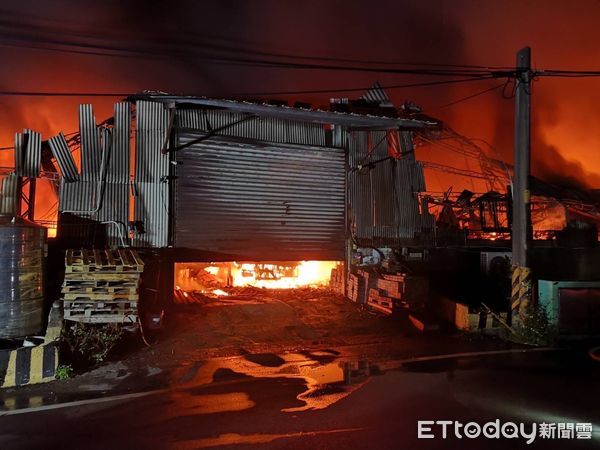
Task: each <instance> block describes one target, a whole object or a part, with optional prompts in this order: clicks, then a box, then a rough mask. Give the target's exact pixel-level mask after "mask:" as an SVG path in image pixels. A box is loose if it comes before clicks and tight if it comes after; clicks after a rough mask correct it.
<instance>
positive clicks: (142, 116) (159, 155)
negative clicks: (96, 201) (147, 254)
mask: <svg viewBox="0 0 600 450" xmlns="http://www.w3.org/2000/svg"><path fill="white" fill-rule="evenodd" d="M136 121H137V127H136V132H135V136H136V143H135V149H136V151H135V183H134V202H135V210H134V216H135V221H136V222H139V223H140V224H142V226H143V230H144V232H143V233H136V234H135V236H134V241H133V245H134V246H136V247H166V246H167V245H168V244H169V209H170V193H169V160H170V154H169V153H163V152H162V148H163V146H164V145H165V141H166V139H167V132H168V128H169V111H168V109H167V108H166V107H165V106H164V105H163V104H162V103H158V102H146V101H138V102H137V103H136Z"/></svg>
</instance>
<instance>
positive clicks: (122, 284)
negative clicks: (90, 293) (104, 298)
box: [63, 277, 140, 289]
mask: <svg viewBox="0 0 600 450" xmlns="http://www.w3.org/2000/svg"><path fill="white" fill-rule="evenodd" d="M139 285H140V279H139V277H135V278H132V279H131V280H126V281H120V280H106V279H104V277H96V279H94V280H80V279H72V278H69V279H66V280H65V282H64V283H63V286H65V287H73V288H77V287H86V288H134V289H137V288H138V287H139Z"/></svg>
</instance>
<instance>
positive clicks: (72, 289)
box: [62, 285, 138, 295]
mask: <svg viewBox="0 0 600 450" xmlns="http://www.w3.org/2000/svg"><path fill="white" fill-rule="evenodd" d="M137 292H138V288H137V286H136V287H127V286H125V287H123V286H100V287H97V286H82V285H75V286H63V287H62V293H63V294H106V295H113V294H119V295H137Z"/></svg>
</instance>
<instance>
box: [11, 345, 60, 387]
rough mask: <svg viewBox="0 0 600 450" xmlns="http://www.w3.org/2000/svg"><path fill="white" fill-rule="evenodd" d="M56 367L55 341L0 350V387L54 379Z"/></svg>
mask: <svg viewBox="0 0 600 450" xmlns="http://www.w3.org/2000/svg"><path fill="white" fill-rule="evenodd" d="M57 367H58V345H57V343H56V342H49V343H45V344H41V345H36V346H33V347H21V348H17V349H14V350H0V387H3V388H6V387H13V386H24V385H26V384H35V383H45V382H47V381H51V380H54V375H55V373H56V368H57Z"/></svg>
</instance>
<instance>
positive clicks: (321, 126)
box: [0, 84, 600, 385]
mask: <svg viewBox="0 0 600 450" xmlns="http://www.w3.org/2000/svg"><path fill="white" fill-rule="evenodd" d="M440 143H441V145H443V146H446V147H447V148H448V151H451V152H457V153H459V154H462V155H467V156H469V157H475V158H477V160H478V161H479V163H480V169H481V170H480V171H468V170H461V169H458V168H456V167H451V166H445V165H442V164H436V163H433V162H429V161H427V160H426V159H420V158H417V152H421V154H425V155H426V153H427V149H428V146H431V145H439V144H440ZM77 156H79V158H80V160H78V158H77ZM425 168H428V169H433V170H441V171H449V172H450V173H454V174H458V175H461V176H466V177H475V178H477V179H479V180H480V181H483V182H484V184H485V186H486V188H487V190H486V191H485V192H472V191H469V190H462V191H459V192H453V191H452V189H451V188H450V189H448V191H446V192H438V193H435V192H429V191H427V187H426V185H425V177H424V169H425ZM512 172H513V168H512V167H509V166H507V164H505V163H504V162H503V161H501V160H500V159H498V158H497V157H496V156H494V155H493V154H489V152H485V151H483V150H482V149H481V148H480V147H479V146H477V145H476V144H475V143H474V142H472V141H470V140H468V139H467V138H465V137H463V136H461V135H459V134H458V133H456V132H454V131H453V130H452V129H451V128H450V127H449V126H448V125H447V124H444V123H442V122H441V121H439V120H437V119H435V118H433V117H429V116H427V115H425V114H424V113H423V112H422V111H421V110H420V108H419V107H418V106H416V105H414V104H411V103H406V104H404V105H402V107H400V108H396V107H395V106H394V105H393V104H392V103H391V101H390V99H389V98H388V96H387V94H386V92H385V91H384V89H382V88H381V86H380V85H379V84H375V85H374V86H373V88H371V89H370V90H369V91H367V92H366V93H365V94H364V95H363V96H362V97H360V98H359V99H356V100H349V99H332V101H331V104H330V106H329V108H328V109H312V108H311V106H310V105H308V104H300V103H298V104H295V105H293V106H289V105H287V104H282V103H281V102H272V103H262V102H247V101H234V100H217V99H210V98H204V97H191V96H175V95H168V94H164V93H156V92H144V93H141V94H137V95H133V96H131V97H129V98H127V99H125V100H124V101H122V102H119V103H116V104H115V105H114V116H113V117H111V118H109V119H106V120H104V121H101V122H99V121H98V120H97V119H96V117H95V115H94V111H93V107H92V105H90V104H82V105H80V107H79V131H78V132H77V133H73V134H70V135H64V134H62V133H61V134H58V135H56V136H52V137H44V138H43V137H42V136H41V135H40V134H39V133H37V132H36V131H34V130H24V131H23V132H22V133H17V135H16V138H15V169H14V170H12V169H5V176H4V178H3V181H2V203H1V205H2V213H3V218H4V219H3V223H2V235H3V238H2V241H1V243H2V246H3V247H2V248H5V249H6V250H7V251H6V252H3V253H2V255H5V254H6V255H9V256H8V258H9V260H7V264H6V265H5V266H4V267H6V268H7V269H4V271H3V278H2V283H3V284H2V287H3V290H5V292H8V293H9V294H8V297H6V298H4V300H3V301H2V302H0V305H2V307H3V310H2V311H1V312H0V318H1V319H2V322H0V330H1V335H2V337H3V338H4V339H10V340H14V339H17V342H19V341H18V340H19V339H23V338H26V337H27V336H32V335H39V334H40V333H41V332H42V330H43V329H44V327H46V326H47V325H48V329H49V330H50V329H51V328H52V327H56V324H52V323H51V324H48V323H46V317H47V314H48V312H49V311H50V310H51V311H50V318H51V320H50V322H52V321H53V320H54V321H56V320H58V321H59V322H60V317H64V319H65V320H66V321H70V322H76V323H91V324H104V323H116V324H121V325H123V326H125V327H128V328H132V329H137V328H141V330H142V333H143V332H144V331H145V333H146V334H148V333H154V332H160V330H161V328H162V327H163V325H164V324H163V321H164V319H165V315H167V317H168V314H169V311H170V310H172V309H173V308H176V307H177V305H187V306H189V305H193V304H198V305H201V304H205V303H206V302H211V301H221V300H223V299H227V297H235V296H236V295H239V294H240V292H242V291H243V289H244V288H245V287H255V288H274V289H280V288H297V287H302V286H329V287H330V288H331V289H333V290H334V291H335V292H338V293H340V294H342V295H344V296H346V297H347V298H348V299H349V301H352V302H355V303H356V304H359V305H363V306H364V307H366V308H369V309H370V310H372V311H374V312H376V313H377V314H383V315H398V314H408V317H409V318H410V320H411V321H412V323H413V324H414V325H415V326H416V327H417V328H419V329H427V328H430V327H435V326H437V325H435V324H437V323H439V322H440V321H444V322H449V323H452V324H453V325H454V326H456V327H458V328H460V329H465V330H467V329H473V328H474V329H486V328H493V327H500V328H502V327H506V328H509V329H510V327H511V322H512V319H513V316H514V311H515V308H516V309H518V307H519V305H518V304H517V305H516V306H515V304H514V300H515V292H516V294H517V297H518V296H519V295H522V294H523V292H522V290H521V287H522V285H523V283H521V280H519V279H518V277H517V279H516V284H515V277H514V273H513V275H512V279H511V271H512V266H513V262H512V260H511V256H512V248H511V234H512V231H513V230H512V229H513V217H514V213H513V209H514V208H513V201H512V192H511V182H512V175H511V173H512ZM42 181H44V182H47V183H49V185H50V186H51V188H52V190H53V192H54V193H55V195H56V197H57V203H58V217H57V218H56V223H52V222H50V223H47V222H44V223H42V224H43V225H46V226H48V225H49V226H50V231H52V232H53V233H55V236H54V237H51V238H49V239H48V240H47V239H46V229H45V228H43V227H42V226H41V225H40V224H36V223H34V222H33V219H34V218H35V214H34V206H35V196H36V184H37V183H39V182H42ZM531 192H532V194H533V197H532V206H531V221H530V225H529V226H530V228H531V233H532V238H533V244H532V246H531V249H530V255H531V262H530V264H529V267H532V268H533V272H528V273H527V277H528V279H530V281H528V283H529V284H528V285H527V286H528V289H531V291H529V292H526V294H527V295H530V296H531V295H532V294H533V295H534V297H535V298H536V301H538V302H543V304H544V307H545V308H547V311H548V314H549V317H550V319H551V321H552V322H553V323H554V324H555V325H556V326H557V327H558V329H559V331H560V333H561V334H562V335H566V336H590V335H594V334H597V333H598V332H599V331H600V320H598V319H600V302H598V298H599V296H598V292H600V281H598V280H600V276H599V275H600V274H598V270H597V267H600V265H598V264H597V262H598V258H599V254H600V253H598V250H597V240H598V239H597V238H598V229H597V224H598V222H599V220H600V214H599V213H598V210H597V209H596V206H595V205H596V204H597V203H596V199H595V198H594V197H593V195H592V194H590V193H583V192H570V191H564V190H559V189H557V188H556V187H554V186H551V185H548V184H544V183H542V182H541V181H539V180H535V179H532V180H531ZM46 256H48V258H46ZM2 257H3V258H4V256H2ZM556 261H560V263H557V262H556ZM16 280H18V282H17V281H16ZM515 288H516V290H515ZM58 299H62V304H61V303H60V302H54V301H55V300H58ZM53 302H54V303H53ZM52 305H53V306H52ZM57 315H58V316H57ZM54 316H57V317H59V319H56V317H54ZM53 317H54V319H53ZM52 329H54V328H52ZM59 329H60V325H59ZM52 336H54V334H52ZM42 341H43V342H42V343H39V344H37V345H41V346H42V347H41V348H45V347H43V346H52V345H53V344H52V340H51V339H50V340H49V339H48V338H47V339H46V340H45V341H44V340H42ZM21 342H22V341H21ZM36 348H37V347H36ZM11 351H18V349H17V350H11ZM41 351H42V352H43V353H44V354H45V355H46V356H47V361H46V362H45V363H44V367H45V369H44V370H42V371H41V372H40V373H39V374H35V377H31V378H32V380H33V378H36V379H40V380H45V379H48V377H50V378H51V377H53V376H54V368H55V367H56V365H57V364H58V356H57V354H56V349H55V348H54V347H52V348H51V349H50V350H41ZM46 364H47V367H46ZM29 375H30V374H27V376H28V377H29ZM28 380H29V378H28ZM4 382H5V384H6V383H8V385H10V383H12V384H17V385H18V384H23V379H19V376H16V378H14V379H6V380H5V381H4Z"/></svg>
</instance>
